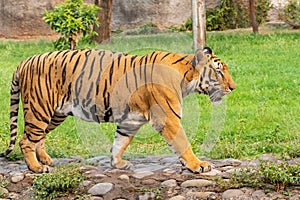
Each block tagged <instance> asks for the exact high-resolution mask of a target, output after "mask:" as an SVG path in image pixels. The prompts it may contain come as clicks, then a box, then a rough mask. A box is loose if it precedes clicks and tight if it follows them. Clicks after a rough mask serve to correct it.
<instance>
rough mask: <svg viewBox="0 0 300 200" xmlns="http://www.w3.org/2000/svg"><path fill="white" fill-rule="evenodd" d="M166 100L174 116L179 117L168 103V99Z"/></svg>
mask: <svg viewBox="0 0 300 200" xmlns="http://www.w3.org/2000/svg"><path fill="white" fill-rule="evenodd" d="M166 102H167V104H168V106H169V108H170V109H171V111H172V112H173V113H174V115H175V116H176V117H178V118H179V119H181V117H180V116H179V115H178V114H177V113H176V112H175V111H174V110H173V108H172V107H171V105H170V103H169V101H168V100H166Z"/></svg>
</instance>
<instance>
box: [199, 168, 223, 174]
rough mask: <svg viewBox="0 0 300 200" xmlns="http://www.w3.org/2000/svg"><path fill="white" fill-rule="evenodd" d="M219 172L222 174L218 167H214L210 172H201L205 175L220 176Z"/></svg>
mask: <svg viewBox="0 0 300 200" xmlns="http://www.w3.org/2000/svg"><path fill="white" fill-rule="evenodd" d="M219 174H221V172H220V171H219V170H217V169H212V170H211V171H209V172H205V173H201V175H203V176H218V175H219Z"/></svg>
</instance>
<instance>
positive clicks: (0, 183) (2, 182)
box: [0, 179, 8, 198]
mask: <svg viewBox="0 0 300 200" xmlns="http://www.w3.org/2000/svg"><path fill="white" fill-rule="evenodd" d="M7 184H8V182H7V180H4V179H2V180H0V198H5V197H6V195H5V194H4V192H3V191H2V189H1V188H5V187H6V186H7Z"/></svg>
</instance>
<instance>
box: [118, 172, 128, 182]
mask: <svg viewBox="0 0 300 200" xmlns="http://www.w3.org/2000/svg"><path fill="white" fill-rule="evenodd" d="M118 179H120V180H123V181H126V182H129V176H128V175H126V174H122V175H120V176H119V177H118Z"/></svg>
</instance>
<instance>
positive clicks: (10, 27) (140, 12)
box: [0, 0, 286, 38]
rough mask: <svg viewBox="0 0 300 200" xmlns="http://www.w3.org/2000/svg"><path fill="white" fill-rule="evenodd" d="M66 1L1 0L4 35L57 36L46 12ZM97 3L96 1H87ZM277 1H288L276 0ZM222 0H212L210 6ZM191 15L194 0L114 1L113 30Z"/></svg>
mask: <svg viewBox="0 0 300 200" xmlns="http://www.w3.org/2000/svg"><path fill="white" fill-rule="evenodd" d="M62 1H63V0H40V1H36V0H0V37H5V38H32V37H40V36H55V35H56V33H55V32H54V31H51V29H50V28H49V26H48V25H46V24H45V23H44V21H43V20H42V17H43V12H44V10H46V9H51V8H52V7H53V4H57V3H60V2H62ZM84 1H85V2H87V3H93V0H84ZM272 1H273V2H274V1H275V2H277V1H280V3H281V4H282V1H286V0H272ZM218 3H219V0H208V1H206V6H207V7H208V8H212V7H216V6H218ZM190 16H191V0H144V1H140V0H113V13H112V23H111V24H112V29H113V30H116V29H122V30H125V29H128V28H135V27H138V26H140V25H143V24H146V23H150V22H151V23H154V24H156V25H157V26H158V27H168V26H171V25H179V24H182V23H183V22H185V21H186V20H187V19H188V18H189V17H190Z"/></svg>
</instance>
